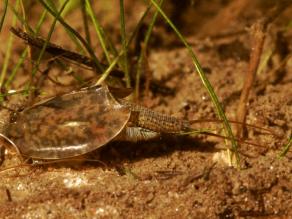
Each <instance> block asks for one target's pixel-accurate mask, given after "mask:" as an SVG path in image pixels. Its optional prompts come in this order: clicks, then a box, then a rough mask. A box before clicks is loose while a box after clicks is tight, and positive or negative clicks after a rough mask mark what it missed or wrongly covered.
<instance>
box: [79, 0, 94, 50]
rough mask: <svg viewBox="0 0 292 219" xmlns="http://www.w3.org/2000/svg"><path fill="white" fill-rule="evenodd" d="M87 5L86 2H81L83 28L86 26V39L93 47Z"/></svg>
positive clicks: (82, 0)
mask: <svg viewBox="0 0 292 219" xmlns="http://www.w3.org/2000/svg"><path fill="white" fill-rule="evenodd" d="M85 4H86V2H85V0H81V13H82V19H83V26H84V31H85V39H86V41H87V43H88V44H89V45H90V46H91V47H92V44H91V38H90V32H89V24H88V19H87V13H86V5H85Z"/></svg>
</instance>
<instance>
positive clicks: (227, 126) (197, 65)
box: [150, 0, 240, 166]
mask: <svg viewBox="0 0 292 219" xmlns="http://www.w3.org/2000/svg"><path fill="white" fill-rule="evenodd" d="M150 1H151V3H152V4H153V5H154V6H155V8H156V9H157V10H158V11H159V13H160V15H161V16H162V17H163V18H164V19H165V20H166V22H167V23H168V25H169V26H170V27H171V28H172V29H173V30H174V32H175V33H176V35H177V36H178V38H179V39H180V40H181V41H182V42H183V44H184V45H185V47H186V48H187V50H188V52H189V54H190V56H191V58H192V60H193V64H194V66H195V68H196V70H197V72H198V74H199V76H200V78H201V81H202V83H203V85H204V86H205V87H206V89H207V91H208V93H209V95H210V97H211V99H212V102H213V104H214V105H215V108H216V111H217V114H218V116H219V118H220V119H221V120H223V124H224V129H225V131H226V133H227V135H228V136H229V138H230V139H231V144H232V150H233V152H234V155H235V158H236V164H237V166H239V163H240V157H239V153H238V150H237V143H236V141H235V138H234V135H233V133H232V130H231V127H230V124H229V122H228V120H227V118H226V116H225V113H224V110H223V107H222V106H221V104H220V102H219V100H218V97H217V95H216V94H215V92H214V89H213V87H212V86H211V83H210V82H209V80H208V78H207V77H206V75H205V74H204V72H203V69H202V67H201V65H200V63H199V61H198V59H197V57H196V55H195V54H194V52H193V50H192V48H191V47H190V45H189V44H188V43H187V41H186V40H185V38H184V37H183V35H182V34H181V33H180V32H179V31H178V29H177V28H176V27H175V25H174V24H173V23H172V22H171V21H170V19H169V18H168V17H167V16H166V14H165V13H164V12H163V11H162V9H161V8H160V7H159V5H158V3H157V2H156V0H150Z"/></svg>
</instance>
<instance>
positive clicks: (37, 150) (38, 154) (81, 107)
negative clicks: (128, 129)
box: [6, 86, 131, 159]
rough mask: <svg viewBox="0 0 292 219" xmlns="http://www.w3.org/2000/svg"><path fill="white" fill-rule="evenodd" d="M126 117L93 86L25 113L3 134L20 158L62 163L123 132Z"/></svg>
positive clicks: (100, 88) (103, 91) (105, 91)
mask: <svg viewBox="0 0 292 219" xmlns="http://www.w3.org/2000/svg"><path fill="white" fill-rule="evenodd" d="M130 114H131V112H130V110H129V109H128V108H127V107H125V106H124V105H123V104H121V103H119V102H118V101H117V100H116V99H115V98H114V97H113V95H112V93H111V92H109V88H108V87H107V86H95V87H90V88H86V89H83V90H80V91H76V92H71V93H68V94H65V95H62V96H56V97H53V98H51V99H48V100H45V101H42V102H40V103H37V104H35V105H33V106H32V107H30V108H28V109H25V110H24V111H22V112H20V113H19V115H18V116H17V119H16V121H15V122H13V123H11V124H9V125H8V127H7V130H6V133H7V136H8V137H9V138H10V139H11V140H12V141H13V143H14V144H15V145H16V147H17V148H18V150H19V151H20V153H21V154H22V155H23V156H27V157H30V158H36V159H64V158H69V157H74V156H78V155H82V154H85V153H88V152H90V151H93V150H95V149H97V148H99V147H101V146H103V145H105V144H107V143H108V142H110V141H111V140H112V139H113V138H115V137H116V136H117V135H118V134H119V133H120V132H121V131H122V130H123V129H124V127H125V126H126V124H127V122H128V120H129V118H130Z"/></svg>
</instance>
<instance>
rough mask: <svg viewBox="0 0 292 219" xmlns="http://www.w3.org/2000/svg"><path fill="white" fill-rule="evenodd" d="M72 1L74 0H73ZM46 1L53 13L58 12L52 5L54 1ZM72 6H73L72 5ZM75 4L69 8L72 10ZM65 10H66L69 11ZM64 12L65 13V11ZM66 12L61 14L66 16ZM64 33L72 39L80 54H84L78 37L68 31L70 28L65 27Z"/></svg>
mask: <svg viewBox="0 0 292 219" xmlns="http://www.w3.org/2000/svg"><path fill="white" fill-rule="evenodd" d="M73 1H74V0H73ZM73 1H70V3H68V5H67V6H66V8H65V9H64V10H66V9H67V7H68V6H69V5H70V4H72V2H73ZM60 2H64V1H63V0H62V1H60ZM47 3H48V4H50V7H51V9H52V10H53V11H54V12H55V13H58V10H57V7H56V6H55V5H54V2H52V1H51V0H47ZM72 6H73V7H72ZM75 6H76V5H71V8H70V9H69V11H70V10H72V9H74V7H75ZM69 11H67V12H69ZM67 12H66V13H67ZM66 13H64V12H62V16H66ZM65 31H66V33H67V34H68V36H69V37H70V39H71V40H72V41H73V43H74V44H75V46H76V48H77V50H78V51H79V52H80V53H81V54H84V53H85V52H86V51H85V50H84V48H83V47H82V45H81V44H80V42H79V41H78V39H77V38H76V36H75V35H74V34H73V33H72V32H70V30H68V29H65Z"/></svg>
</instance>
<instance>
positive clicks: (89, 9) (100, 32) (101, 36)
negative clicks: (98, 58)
mask: <svg viewBox="0 0 292 219" xmlns="http://www.w3.org/2000/svg"><path fill="white" fill-rule="evenodd" d="M85 5H86V9H87V12H88V14H89V16H90V18H91V20H92V22H93V25H94V28H95V31H96V34H97V37H98V40H99V42H100V45H101V47H102V49H103V52H104V54H105V57H106V59H107V62H108V63H111V57H110V53H109V51H108V48H109V47H108V45H107V42H106V37H105V34H104V31H103V28H102V27H101V25H100V24H99V22H98V20H97V18H96V16H95V14H94V12H93V9H92V7H91V4H90V1H89V0H85Z"/></svg>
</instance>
